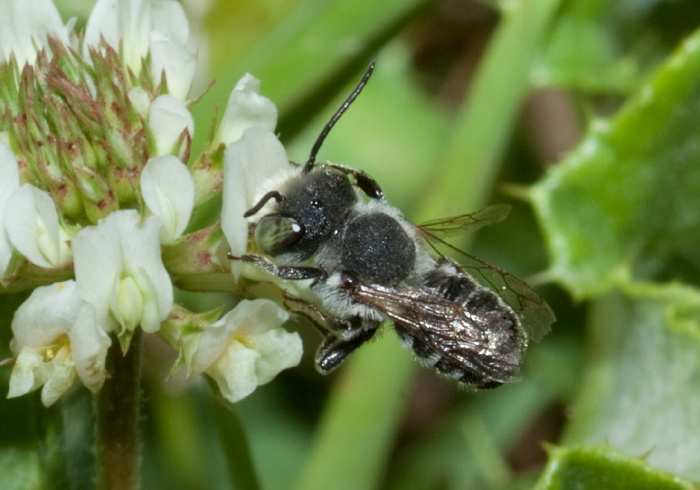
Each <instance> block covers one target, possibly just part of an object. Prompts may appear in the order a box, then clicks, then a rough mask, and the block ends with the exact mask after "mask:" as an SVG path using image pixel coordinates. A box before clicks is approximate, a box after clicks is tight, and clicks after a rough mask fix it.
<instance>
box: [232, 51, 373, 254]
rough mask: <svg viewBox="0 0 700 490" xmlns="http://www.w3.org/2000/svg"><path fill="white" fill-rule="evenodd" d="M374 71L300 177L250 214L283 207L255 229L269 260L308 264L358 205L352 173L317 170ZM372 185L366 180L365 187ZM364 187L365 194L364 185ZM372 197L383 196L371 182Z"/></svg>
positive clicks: (333, 120) (269, 195) (316, 145)
mask: <svg viewBox="0 0 700 490" xmlns="http://www.w3.org/2000/svg"><path fill="white" fill-rule="evenodd" d="M373 70H374V63H372V64H371V65H370V66H369V68H368V69H367V71H366V72H365V74H364V76H363V77H362V80H360V83H359V84H358V85H357V87H355V90H354V91H353V92H352V93H351V94H350V96H349V97H348V98H347V99H346V100H345V102H343V104H342V105H341V106H340V108H339V109H338V110H337V111H336V113H335V114H334V115H333V117H332V118H331V119H330V121H329V122H328V123H327V124H326V126H325V127H324V128H323V131H321V134H320V135H319V136H318V138H317V139H316V143H314V146H313V148H312V149H311V154H310V155H309V159H308V161H307V162H306V164H305V165H304V166H303V167H302V169H301V172H300V174H299V175H298V176H296V177H293V178H291V179H290V180H289V181H287V182H286V183H285V184H284V185H283V186H282V187H281V188H280V190H274V191H271V192H268V193H267V194H265V195H264V196H263V197H262V198H261V199H260V200H259V201H258V202H257V204H255V206H253V207H252V208H250V209H249V210H248V211H246V213H245V215H244V216H245V217H246V218H248V217H250V216H253V215H255V214H257V213H258V212H259V211H260V210H262V209H263V208H264V207H266V204H267V202H268V201H269V200H270V199H274V200H275V201H277V202H276V204H275V205H274V206H273V207H272V210H271V212H269V213H267V214H265V215H264V216H262V217H261V218H260V219H259V220H257V222H256V225H255V235H254V236H255V243H256V245H257V246H258V248H260V250H261V251H262V252H263V253H264V254H266V255H269V256H271V257H280V258H282V259H287V260H294V261H297V262H301V261H304V260H306V259H308V258H309V257H310V256H311V255H313V254H314V253H316V251H317V250H318V248H319V246H320V245H321V244H322V243H323V242H324V241H325V240H327V239H329V238H330V237H331V234H332V233H333V232H334V231H335V230H336V229H337V228H338V226H339V225H340V223H342V221H343V220H344V219H345V217H346V216H347V213H348V211H350V208H352V206H353V205H354V204H355V202H356V201H357V195H356V194H355V190H354V188H353V185H352V184H351V183H350V180H349V179H348V176H347V172H346V173H343V172H340V171H338V170H334V169H332V168H330V167H327V166H323V165H316V163H315V162H316V155H317V153H318V151H319V149H320V148H321V145H322V144H323V141H324V140H325V139H326V136H328V133H329V132H330V130H331V128H333V126H334V125H335V123H336V122H337V121H338V119H340V116H342V115H343V113H344V112H345V111H346V110H347V108H348V107H349V106H350V104H351V103H352V102H353V100H355V98H356V97H357V96H358V95H359V93H360V92H361V91H362V89H363V87H364V86H365V84H366V83H367V80H369V77H370V75H371V74H372V71H373ZM370 181H371V179H365V180H362V184H367V183H368V182H370ZM360 187H361V188H363V189H364V187H363V186H362V185H360ZM370 191H371V192H374V193H376V194H377V195H381V190H380V189H379V187H378V186H376V184H375V183H374V181H371V185H370ZM268 208H269V206H268V207H266V209H268Z"/></svg>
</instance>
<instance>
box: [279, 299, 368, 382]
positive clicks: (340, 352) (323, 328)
mask: <svg viewBox="0 0 700 490" xmlns="http://www.w3.org/2000/svg"><path fill="white" fill-rule="evenodd" d="M284 306H285V308H286V309H287V310H288V311H291V312H293V313H296V314H298V315H301V316H303V317H304V318H306V319H307V320H308V321H309V322H310V323H311V324H312V325H313V326H314V327H315V328H316V330H317V331H318V332H319V333H320V334H321V335H322V336H323V340H322V341H321V345H319V347H318V350H317V351H316V356H315V358H314V359H315V365H316V370H317V371H318V372H319V373H321V374H324V375H325V374H329V373H331V372H332V371H333V370H334V369H335V368H337V367H338V366H340V364H342V363H343V361H344V360H345V359H346V358H347V357H348V356H349V355H350V354H352V353H353V352H355V350H356V349H357V348H359V347H360V346H361V345H362V344H364V343H365V342H367V341H368V340H370V339H371V338H372V337H373V336H374V334H375V333H376V332H377V329H378V327H379V322H377V321H374V320H367V319H363V318H361V317H353V318H348V319H339V318H330V317H329V316H328V315H327V314H326V313H324V312H323V311H321V310H320V309H319V308H318V307H316V306H315V305H313V304H311V303H309V302H308V301H304V300H303V299H300V298H297V297H294V296H291V295H289V294H285V295H284Z"/></svg>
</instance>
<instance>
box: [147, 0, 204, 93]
mask: <svg viewBox="0 0 700 490" xmlns="http://www.w3.org/2000/svg"><path fill="white" fill-rule="evenodd" d="M152 8H153V30H152V32H151V35H150V39H149V40H150V49H151V59H152V64H151V70H152V73H153V75H154V77H155V79H156V80H160V75H161V72H162V71H163V70H165V72H166V74H167V77H168V92H169V93H170V94H171V95H172V96H173V97H175V98H176V99H178V100H185V99H186V97H187V94H188V92H189V91H190V85H191V84H192V79H193V78H194V75H195V71H196V69H197V58H196V57H195V55H194V53H192V51H191V50H190V49H189V48H188V47H187V43H188V41H189V36H190V28H189V25H188V23H187V16H186V15H185V11H184V10H183V8H182V5H180V4H179V3H178V2H164V1H160V2H154V3H153V7H152Z"/></svg>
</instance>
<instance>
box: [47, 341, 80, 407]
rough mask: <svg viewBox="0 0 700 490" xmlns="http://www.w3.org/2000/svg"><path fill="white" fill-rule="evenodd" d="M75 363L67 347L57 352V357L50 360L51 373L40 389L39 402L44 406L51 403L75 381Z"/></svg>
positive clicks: (48, 405)
mask: <svg viewBox="0 0 700 490" xmlns="http://www.w3.org/2000/svg"><path fill="white" fill-rule="evenodd" d="M75 377H76V373H75V363H74V362H73V359H72V358H71V357H69V353H68V348H67V347H66V348H64V349H63V351H62V352H59V357H58V358H57V359H54V360H53V362H51V374H50V375H49V379H47V380H46V383H45V384H44V387H43V388H42V390H41V403H43V405H44V406H45V407H50V406H51V405H53V404H54V403H55V402H56V400H58V399H59V397H60V396H61V395H62V394H63V393H65V392H66V391H67V390H68V388H70V387H71V386H72V385H73V381H75Z"/></svg>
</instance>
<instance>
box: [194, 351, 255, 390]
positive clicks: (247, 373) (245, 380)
mask: <svg viewBox="0 0 700 490" xmlns="http://www.w3.org/2000/svg"><path fill="white" fill-rule="evenodd" d="M259 358H260V354H258V353H257V352H255V351H254V350H252V349H248V348H247V347H245V346H244V345H243V344H241V343H239V342H234V343H232V344H231V345H229V347H228V349H227V350H226V352H225V353H224V354H223V355H221V357H219V358H218V359H217V360H216V363H215V364H214V365H213V366H212V367H210V368H209V369H208V370H207V371H206V372H207V374H208V375H209V376H211V377H212V378H213V379H214V381H216V383H217V385H218V386H219V389H220V390H221V394H222V395H223V396H224V398H226V399H227V400H229V401H230V402H231V403H236V402H237V401H239V400H242V399H243V398H245V397H247V396H248V395H250V394H251V393H252V392H253V391H255V388H256V387H257V386H258V380H257V377H256V376H255V362H256V361H257V359H259Z"/></svg>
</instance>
